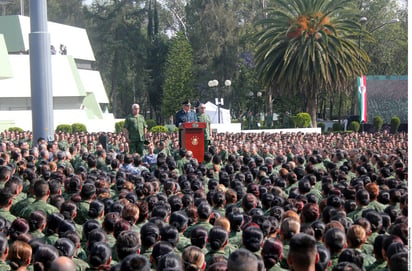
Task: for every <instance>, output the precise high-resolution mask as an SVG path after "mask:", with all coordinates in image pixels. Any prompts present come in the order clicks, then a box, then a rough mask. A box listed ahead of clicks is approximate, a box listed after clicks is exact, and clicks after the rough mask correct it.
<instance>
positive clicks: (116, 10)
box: [86, 1, 147, 117]
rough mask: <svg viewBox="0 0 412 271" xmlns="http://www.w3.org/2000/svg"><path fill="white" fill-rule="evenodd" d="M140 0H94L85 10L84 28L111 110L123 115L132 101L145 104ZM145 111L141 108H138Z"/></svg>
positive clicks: (144, 41)
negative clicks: (107, 0)
mask: <svg viewBox="0 0 412 271" xmlns="http://www.w3.org/2000/svg"><path fill="white" fill-rule="evenodd" d="M141 3H142V1H111V2H102V3H101V2H98V1H95V2H93V4H92V5H91V6H90V7H89V8H88V10H87V12H86V18H87V30H88V33H89V38H90V40H91V43H92V46H93V50H94V54H95V55H96V58H97V59H96V62H97V68H98V69H99V70H100V72H101V74H102V78H103V82H104V84H105V87H106V91H107V93H108V96H109V99H110V101H111V103H112V111H113V113H114V114H115V116H116V117H124V116H125V115H127V114H128V113H129V108H130V107H131V105H132V104H133V103H135V102H137V103H139V104H141V106H142V109H145V107H146V104H147V72H146V69H145V65H146V58H147V38H146V36H145V31H143V30H142V28H143V25H144V23H145V19H146V16H145V11H144V10H142V8H141ZM142 112H145V110H142Z"/></svg>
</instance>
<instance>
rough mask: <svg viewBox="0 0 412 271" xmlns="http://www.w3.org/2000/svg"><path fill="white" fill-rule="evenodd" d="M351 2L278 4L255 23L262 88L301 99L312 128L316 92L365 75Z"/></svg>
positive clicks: (313, 0)
mask: <svg viewBox="0 0 412 271" xmlns="http://www.w3.org/2000/svg"><path fill="white" fill-rule="evenodd" d="M351 6H352V5H351V1H350V0H333V1H331V0H292V1H289V0H277V1H275V5H274V6H273V7H271V8H269V9H268V10H267V12H268V17H267V19H263V20H262V21H260V24H259V25H260V26H261V27H262V30H260V31H259V32H258V34H257V36H256V37H257V41H256V49H257V51H256V64H257V68H258V70H259V75H260V79H261V80H262V81H263V83H264V85H265V86H266V87H272V86H279V87H280V88H281V89H283V90H284V94H285V93H288V94H292V95H295V96H296V95H302V96H304V97H305V99H306V107H307V110H306V111H307V112H309V113H310V114H311V117H312V125H313V126H314V127H316V119H317V93H318V92H319V90H321V89H326V90H329V91H336V90H339V88H341V87H343V86H345V85H347V84H348V82H352V81H353V80H354V78H355V76H356V75H358V74H363V73H365V72H366V62H367V61H368V56H367V55H366V53H365V51H364V50H362V49H359V48H358V46H357V39H356V37H355V36H354V33H358V32H359V24H358V23H357V22H356V21H354V20H351V19H350V18H353V15H352V13H353V9H351Z"/></svg>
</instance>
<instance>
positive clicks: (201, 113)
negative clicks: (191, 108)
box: [197, 103, 212, 152]
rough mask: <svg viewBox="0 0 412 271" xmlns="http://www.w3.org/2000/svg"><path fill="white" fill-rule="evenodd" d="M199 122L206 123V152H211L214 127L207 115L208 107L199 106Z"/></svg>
mask: <svg viewBox="0 0 412 271" xmlns="http://www.w3.org/2000/svg"><path fill="white" fill-rule="evenodd" d="M197 118H198V120H199V122H206V129H205V152H207V151H208V150H209V145H210V136H211V135H212V127H211V126H210V117H209V115H208V114H206V105H205V104H203V103H201V104H200V105H199V115H198V117H197Z"/></svg>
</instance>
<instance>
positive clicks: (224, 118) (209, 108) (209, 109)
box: [205, 102, 231, 123]
mask: <svg viewBox="0 0 412 271" xmlns="http://www.w3.org/2000/svg"><path fill="white" fill-rule="evenodd" d="M205 105H206V114H208V115H209V117H210V121H211V122H212V123H219V119H218V115H219V114H218V107H217V106H216V105H215V104H214V103H211V102H207V103H206V104H205ZM220 123H231V118H230V111H229V109H224V108H222V107H220Z"/></svg>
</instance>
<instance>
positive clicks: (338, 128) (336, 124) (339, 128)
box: [332, 122, 343, 132]
mask: <svg viewBox="0 0 412 271" xmlns="http://www.w3.org/2000/svg"><path fill="white" fill-rule="evenodd" d="M332 130H333V131H334V132H338V131H342V130H343V128H342V124H340V123H339V122H334V123H333V125H332Z"/></svg>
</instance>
